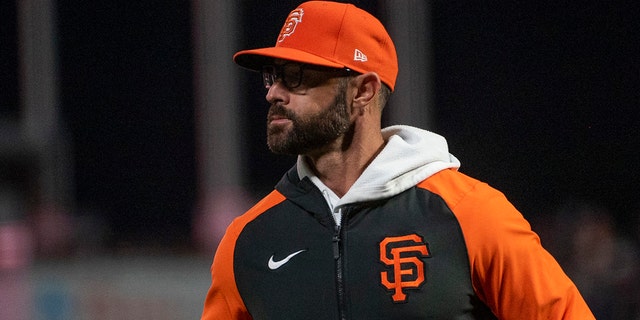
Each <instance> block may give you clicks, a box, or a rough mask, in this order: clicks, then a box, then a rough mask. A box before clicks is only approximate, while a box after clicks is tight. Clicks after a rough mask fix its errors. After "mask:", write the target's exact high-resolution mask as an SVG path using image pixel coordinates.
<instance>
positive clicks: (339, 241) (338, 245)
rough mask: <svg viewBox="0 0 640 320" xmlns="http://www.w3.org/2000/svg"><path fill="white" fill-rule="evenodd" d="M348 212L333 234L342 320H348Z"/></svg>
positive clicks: (339, 309)
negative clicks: (346, 245)
mask: <svg viewBox="0 0 640 320" xmlns="http://www.w3.org/2000/svg"><path fill="white" fill-rule="evenodd" d="M346 216H347V212H344V211H343V214H342V217H340V221H341V222H340V225H337V224H336V225H335V227H334V233H333V258H334V260H335V266H336V289H337V295H338V314H339V316H340V320H347V302H346V297H345V289H344V242H343V240H344V233H343V230H342V229H343V228H342V227H344V225H345V223H346V218H345V217H346Z"/></svg>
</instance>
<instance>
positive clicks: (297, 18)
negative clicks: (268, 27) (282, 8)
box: [278, 8, 304, 42]
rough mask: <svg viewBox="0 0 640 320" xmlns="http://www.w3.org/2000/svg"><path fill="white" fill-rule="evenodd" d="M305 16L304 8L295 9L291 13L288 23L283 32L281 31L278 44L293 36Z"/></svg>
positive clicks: (283, 27) (286, 22)
mask: <svg viewBox="0 0 640 320" xmlns="http://www.w3.org/2000/svg"><path fill="white" fill-rule="evenodd" d="M303 14H304V10H302V8H298V9H295V10H293V11H291V13H289V17H288V18H287V21H285V22H284V26H282V30H280V35H279V36H278V42H282V41H284V38H286V37H288V36H290V35H292V34H293V33H294V32H295V31H296V27H297V26H298V23H300V22H302V15H303Z"/></svg>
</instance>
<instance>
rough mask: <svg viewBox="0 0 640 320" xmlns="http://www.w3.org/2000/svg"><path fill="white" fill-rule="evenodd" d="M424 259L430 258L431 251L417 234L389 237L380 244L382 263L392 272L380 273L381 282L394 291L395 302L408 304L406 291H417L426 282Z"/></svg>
mask: <svg viewBox="0 0 640 320" xmlns="http://www.w3.org/2000/svg"><path fill="white" fill-rule="evenodd" d="M422 257H429V249H428V248H427V245H426V244H425V243H424V240H423V239H422V237H420V236H419V235H417V234H410V235H406V236H399V237H387V238H385V239H384V240H382V241H381V242H380V261H381V262H382V263H384V264H385V265H387V266H389V269H391V270H392V271H382V272H380V281H381V283H382V285H383V286H384V287H385V288H387V289H388V290H390V291H393V296H392V298H393V301H394V302H396V303H398V302H406V301H407V294H406V293H405V292H404V289H416V288H419V287H420V286H421V285H422V284H423V283H424V282H425V278H424V269H425V268H424V262H423V261H422V260H421V259H420V258H422Z"/></svg>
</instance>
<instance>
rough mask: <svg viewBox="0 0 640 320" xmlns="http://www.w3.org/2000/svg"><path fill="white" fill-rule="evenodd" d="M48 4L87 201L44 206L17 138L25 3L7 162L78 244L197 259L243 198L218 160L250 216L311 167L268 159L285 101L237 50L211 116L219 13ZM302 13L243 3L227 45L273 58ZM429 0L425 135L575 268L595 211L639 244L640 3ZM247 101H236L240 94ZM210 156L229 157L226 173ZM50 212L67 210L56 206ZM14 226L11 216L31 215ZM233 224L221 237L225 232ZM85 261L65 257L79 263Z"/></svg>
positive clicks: (65, 130)
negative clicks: (270, 106) (270, 129)
mask: <svg viewBox="0 0 640 320" xmlns="http://www.w3.org/2000/svg"><path fill="white" fill-rule="evenodd" d="M45 2H47V3H49V5H50V6H51V17H52V18H51V19H53V24H52V25H53V31H52V38H51V39H53V40H52V42H53V48H54V50H53V54H52V56H53V61H54V65H55V67H54V68H53V73H55V77H53V79H54V80H55V81H54V82H53V85H54V86H55V88H56V92H54V94H53V96H55V97H56V101H55V105H54V106H52V107H53V108H55V109H56V110H57V116H56V119H57V123H58V124H57V127H58V128H59V129H58V130H57V131H56V132H61V134H59V135H56V136H55V137H56V139H58V138H60V139H64V141H65V144H64V145H65V146H66V147H65V148H64V150H66V152H65V153H64V154H66V155H67V156H66V159H68V166H67V167H66V170H67V171H68V174H67V175H65V176H66V177H67V180H66V181H67V182H66V183H67V186H68V188H69V192H68V195H67V196H66V198H65V200H64V201H62V202H63V203H61V204H57V205H58V206H56V204H55V202H56V201H55V200H54V201H49V200H47V199H44V200H38V199H41V196H39V195H41V194H42V190H41V189H42V188H41V187H39V186H38V184H37V183H34V182H33V181H38V178H37V177H36V176H37V175H38V173H37V172H40V171H39V170H42V169H41V167H42V166H39V164H40V163H41V161H40V160H38V159H39V158H38V156H37V155H35V156H34V155H33V154H34V153H35V154H37V153H38V151H37V150H38V146H37V145H38V144H37V143H36V147H33V148H27V147H25V145H26V144H25V145H23V144H22V143H21V142H20V141H22V140H21V139H20V138H16V139H17V140H16V139H13V140H11V139H9V137H10V136H12V135H15V132H16V130H13V131H12V130H10V129H11V128H13V127H15V123H19V122H20V121H21V119H22V118H23V117H24V113H25V111H24V110H25V108H24V107H23V106H24V105H25V104H27V105H28V104H29V102H28V101H26V102H25V101H24V100H25V99H27V98H25V96H29V95H26V94H25V92H26V91H29V89H28V87H27V86H26V85H25V80H24V79H25V74H29V72H32V73H33V74H34V75H35V76H32V77H31V79H32V80H30V81H32V82H33V83H38V80H37V79H38V72H39V71H38V70H35V71H29V70H27V69H25V67H24V66H21V62H20V61H22V60H21V54H22V53H24V50H23V48H24V46H25V42H29V40H30V39H29V37H26V39H25V38H23V40H21V38H20V34H22V32H23V29H24V28H25V27H24V25H21V24H20V23H19V19H18V18H17V17H19V16H20V15H19V13H20V12H21V11H20V10H23V9H20V8H24V6H20V5H18V4H19V2H17V1H2V2H1V3H0V26H1V31H0V32H1V33H0V37H1V38H0V39H1V40H0V41H1V45H0V68H1V69H0V120H2V125H3V128H2V131H0V132H1V133H2V134H3V135H4V138H5V140H6V141H9V140H10V141H9V142H5V147H4V149H0V154H1V155H2V156H0V160H2V164H3V167H2V171H0V174H1V175H0V178H1V179H2V180H0V181H2V182H3V185H8V186H10V187H9V189H12V190H14V189H15V190H18V191H17V194H18V198H21V199H26V201H19V202H20V203H26V205H25V207H26V208H27V209H25V210H24V212H26V213H25V214H24V215H23V217H25V219H26V220H28V221H31V220H33V221H36V223H40V224H45V225H47V223H49V225H53V226H54V229H56V227H55V226H56V225H57V223H61V224H62V225H66V226H68V225H72V226H76V228H77V225H78V224H74V223H75V222H73V221H76V220H78V221H83V222H85V224H83V226H84V227H83V228H84V229H83V228H80V231H74V232H76V233H78V234H81V235H83V233H82V232H84V235H87V234H89V235H92V236H94V237H96V239H94V240H92V241H95V242H96V243H95V246H96V247H99V248H100V250H113V249H115V250H119V249H122V248H134V249H135V248H140V247H144V248H149V247H153V248H160V249H161V250H163V248H164V249H166V248H179V249H186V250H187V251H188V250H191V249H190V248H193V247H194V246H197V245H194V239H193V238H194V231H193V230H194V229H196V228H197V227H198V224H202V225H204V226H209V225H210V224H211V223H212V222H211V220H206V219H205V220H203V219H200V218H198V217H199V213H201V212H202V211H206V210H208V209H210V208H214V211H215V210H224V208H223V209H220V208H219V207H218V206H217V203H219V201H218V202H216V199H220V198H224V199H226V200H228V197H226V196H225V195H226V194H227V193H226V192H227V191H224V192H221V194H222V196H218V197H215V196H214V197H210V196H209V195H208V194H209V193H210V191H211V190H218V189H216V188H215V183H213V184H214V188H210V185H209V184H207V183H206V182H203V180H206V179H203V176H204V175H206V172H209V171H212V172H213V173H211V175H213V176H215V174H221V173H223V172H225V171H228V170H227V167H226V165H229V164H225V167H218V166H216V165H207V163H210V162H211V161H213V163H215V161H216V159H222V160H220V161H221V162H224V163H229V162H234V163H233V164H232V165H233V168H234V170H235V171H237V172H238V173H237V174H236V175H235V176H234V175H230V176H229V177H227V178H226V179H231V180H232V181H231V182H230V181H228V180H224V179H222V180H224V181H223V183H222V184H223V185H224V186H222V188H223V189H225V190H228V189H229V187H230V188H231V189H232V190H236V191H237V190H241V191H239V192H237V193H239V194H240V195H239V196H238V199H241V200H239V201H236V202H237V203H233V204H231V205H230V206H231V207H233V208H234V210H231V211H233V212H232V213H233V214H237V213H239V212H241V211H242V210H244V209H246V208H248V207H249V206H250V205H251V204H252V203H253V201H255V200H257V199H258V198H259V197H261V196H263V195H265V194H266V193H268V192H269V191H270V190H271V189H272V188H273V186H274V185H275V183H276V182H277V180H278V179H279V178H280V176H281V175H282V174H283V173H284V172H285V171H286V170H287V169H288V168H289V167H290V166H291V165H292V164H293V162H294V159H293V158H291V157H283V156H276V155H273V154H271V153H270V152H269V151H268V149H267V147H266V143H265V115H266V109H267V105H266V102H265V101H264V93H265V92H264V90H263V89H262V88H261V83H260V79H259V76H258V75H257V74H254V73H251V72H247V71H244V70H241V69H240V68H237V67H235V66H233V65H232V62H231V55H230V54H229V55H228V56H227V55H226V54H225V55H224V56H222V57H217V58H216V59H215V60H214V59H213V57H212V59H211V62H210V63H211V65H209V66H208V67H207V68H209V70H214V71H215V70H217V69H218V68H219V70H220V73H229V72H228V70H232V72H231V73H233V74H234V75H235V76H234V77H231V78H229V81H227V82H231V83H222V84H223V85H212V86H210V87H207V88H206V90H205V91H208V93H209V96H210V98H209V100H207V101H206V103H202V101H201V100H202V98H199V97H200V96H202V95H203V92H202V91H203V89H198V88H199V87H198V85H202V83H203V82H202V81H201V80H198V79H201V78H199V76H201V73H202V72H201V69H200V68H201V66H202V65H203V64H206V63H207V61H208V57H207V56H206V55H205V56H204V59H202V58H200V60H198V53H197V52H199V51H197V50H198V48H199V47H198V46H199V45H198V42H197V41H201V42H202V41H203V40H202V38H198V37H199V36H200V37H202V34H204V37H213V36H211V35H210V34H207V33H206V28H203V29H202V30H204V31H202V30H200V31H199V32H200V33H197V32H196V30H194V28H195V27H194V26H195V25H197V23H196V22H197V21H196V18H195V17H197V16H198V13H199V12H200V10H201V9H202V8H204V7H206V5H205V4H206V3H207V2H205V1H204V0H201V1H178V0H174V1H167V0H165V1H151V0H138V1H124V0H112V1H80V0H58V1H45ZM29 3H31V4H30V5H33V6H37V5H38V3H39V2H38V1H30V2H29ZM298 3H299V1H258V0H243V1H237V2H236V6H235V11H234V12H235V16H234V17H233V18H231V19H227V20H225V21H224V22H222V23H220V24H215V28H217V29H215V30H217V33H216V35H215V36H216V37H220V35H221V34H222V35H224V34H225V33H224V32H220V30H221V29H224V30H226V29H225V28H228V29H229V30H231V31H229V33H228V36H227V38H228V39H229V40H233V41H232V44H231V45H230V46H231V49H233V50H231V51H230V53H232V52H233V51H234V50H238V49H244V48H253V47H260V46H271V45H272V44H273V43H274V39H275V37H276V35H277V34H278V32H279V30H280V27H281V23H282V21H283V20H284V18H285V17H286V15H287V14H288V12H289V11H290V10H291V9H293V8H294V7H295V6H297V4H298ZM353 3H355V4H356V5H358V6H359V7H361V8H363V9H365V10H367V11H369V12H371V13H373V14H374V15H377V16H379V17H381V19H382V20H383V22H387V21H385V19H384V18H383V17H385V14H386V13H387V12H386V10H387V9H385V8H389V6H388V5H387V6H383V5H381V3H387V4H389V3H391V2H390V1H388V0H387V1H382V0H381V1H353ZM414 3H418V2H413V1H407V2H406V3H405V2H400V1H397V2H395V3H394V4H393V6H403V5H406V6H409V9H411V6H412V4H414ZM427 3H428V5H427V8H428V10H427V11H424V12H422V11H418V12H416V13H415V14H416V15H418V17H419V18H418V20H424V21H425V22H426V25H427V26H428V31H429V33H427V34H424V35H422V34H417V41H416V42H415V43H416V44H420V45H422V46H424V45H425V44H426V47H427V48H428V50H429V51H428V52H425V55H426V56H427V59H426V60H428V61H429V65H430V66H432V67H431V68H429V69H428V70H420V69H419V70H416V69H415V68H411V67H407V66H412V65H413V61H404V63H405V67H404V69H403V66H402V65H401V69H400V77H402V76H403V73H404V74H405V75H406V74H409V73H420V74H423V75H425V76H426V77H427V78H429V79H430V82H431V83H432V87H431V88H430V94H431V97H430V103H429V105H412V106H410V109H411V108H414V109H415V110H421V109H422V108H425V109H428V110H429V113H428V114H429V121H427V122H425V123H423V124H414V123H412V124H414V125H420V126H422V127H423V128H425V129H429V130H432V131H435V132H436V133H439V134H442V135H444V136H445V137H446V138H447V139H448V142H449V147H450V150H451V152H452V153H453V154H454V155H455V156H456V157H458V158H459V159H460V160H461V162H462V167H461V169H460V170H461V171H462V172H464V173H467V174H469V175H471V176H473V177H476V178H478V179H480V180H483V181H486V182H488V183H489V184H491V185H492V186H494V187H496V188H497V189H499V190H501V191H503V192H504V193H505V194H506V195H507V197H508V198H509V199H510V200H511V201H512V202H513V203H514V204H515V205H516V207H517V208H519V209H520V210H521V212H522V213H523V214H524V215H525V217H527V218H528V219H530V220H531V221H532V224H533V225H534V227H536V228H537V231H538V232H539V233H540V234H541V237H542V239H543V243H549V247H550V248H551V249H550V250H551V251H552V252H553V253H554V254H555V255H557V256H562V255H563V251H562V248H563V247H566V246H571V245H570V244H569V243H568V242H564V243H559V242H558V241H559V240H558V239H565V238H566V237H562V236H560V235H559V234H563V235H564V236H566V234H565V233H567V232H575V230H576V229H575V228H578V227H579V226H575V223H576V221H583V220H581V218H582V216H583V215H582V213H581V212H584V211H589V212H591V214H587V216H588V217H594V216H598V217H600V218H597V219H596V220H597V221H604V220H606V223H607V224H608V225H609V224H610V226H611V228H612V230H614V231H612V232H614V234H615V237H622V238H624V239H626V240H629V242H630V243H632V244H633V245H634V246H635V245H636V244H637V241H638V239H639V237H638V234H639V230H640V229H639V227H638V226H639V223H638V222H639V219H638V214H639V213H640V206H639V202H638V185H639V184H640V164H639V163H640V152H639V151H638V147H639V146H640V129H639V128H640V116H639V113H640V112H639V111H638V110H637V108H638V105H639V102H640V62H639V59H638V57H640V52H639V50H638V48H639V47H640V38H639V37H638V30H640V28H639V27H640V26H639V24H638V19H637V16H636V15H635V13H637V12H638V10H637V9H638V5H637V4H636V3H635V2H633V1H626V2H625V1H615V2H607V1H490V2H473V1H453V2H452V1H430V2H427ZM420 8H424V6H421V7H420ZM202 10H203V9H202ZM214 15H215V12H214ZM421 15H423V17H424V18H423V19H422V16H421ZM26 25H27V26H29V23H26ZM21 26H22V27H21ZM34 28H38V27H37V26H34ZM413 31H414V30H412V29H411V28H409V29H406V30H402V31H401V32H402V33H403V34H411V33H412V32H413ZM198 34H200V35H198ZM198 39H199V40H198ZM222 39H223V38H220V39H213V42H214V43H215V42H216V41H219V40H220V41H221V40H222ZM210 40H211V39H210ZM222 42H223V41H222ZM198 63H200V64H198ZM229 68H231V69H229ZM33 79H35V80H33ZM214 83H216V84H217V83H219V82H214ZM47 87H49V86H47ZM229 88H236V89H235V90H238V91H237V93H238V94H235V95H233V94H234V93H233V92H231V91H232V90H229ZM230 94H231V95H233V97H235V100H230V99H227V98H226V97H229V95H230ZM36 95H37V94H36ZM394 98H395V97H394ZM394 98H392V101H391V106H390V108H393V107H394V106H393V103H394V100H393V99H394ZM396 102H397V101H396ZM207 103H208V104H211V105H215V106H218V107H217V108H216V109H215V112H214V117H215V115H216V114H220V116H221V117H222V116H225V115H224V114H225V113H226V112H231V113H235V114H237V118H234V119H235V120H234V121H236V127H235V131H233V132H231V133H230V135H231V136H237V137H238V138H237V140H233V141H232V143H233V144H234V145H237V146H236V147H235V148H236V149H235V150H239V151H237V152H236V153H237V154H238V156H237V157H232V158H231V159H232V160H226V159H227V158H225V157H226V156H225V154H228V152H227V151H226V149H225V151H223V150H221V149H219V147H218V149H216V148H215V147H213V148H209V149H207V147H203V145H204V144H205V143H204V141H205V140H207V138H206V137H207V135H206V134H203V133H204V132H207V131H208V130H210V132H211V133H210V136H214V137H215V136H216V135H217V134H219V133H217V132H218V131H217V130H226V129H225V128H223V127H217V126H219V123H218V124H216V127H214V126H212V127H211V128H209V127H207V123H208V122H203V121H201V119H202V118H203V116H202V115H203V114H205V113H207V111H206V110H209V111H210V109H206V110H205V108H203V107H202V106H205V107H206V106H207ZM221 106H224V107H221ZM387 112H393V111H387ZM411 116H412V114H411V113H409V114H406V115H405V117H409V118H410V117H411ZM391 121H392V120H390V118H385V122H387V123H386V124H387V125H389V124H395V123H391ZM213 123H215V122H213ZM18 127H19V126H18ZM36 129H37V128H36ZM34 130H35V129H34ZM17 131H20V130H19V129H18V130H17ZM5 140H2V141H5ZM2 141H0V142H2ZM16 141H18V142H16ZM0 147H2V145H0ZM7 150H8V151H7ZM16 150H17V151H16ZM33 150H36V151H33ZM203 150H209V152H211V154H209V155H208V156H209V157H212V160H211V161H209V160H207V159H208V158H207V155H205V151H203ZM216 151H218V152H217V153H216ZM218 155H219V157H218ZM34 159H35V160H34ZM56 159H57V158H56ZM32 168H39V169H32ZM34 171H35V172H36V173H34ZM234 179H235V180H234ZM214 180H215V179H214ZM233 181H235V183H234V182H233ZM229 185H231V186H229ZM5 189H6V188H5ZM25 190H26V191H25ZM15 193H16V192H9V193H7V194H15ZM232 193H233V192H232ZM237 193H236V195H237ZM45 198H46V197H45ZM54 199H55V197H54ZM207 199H209V200H207ZM211 199H213V200H211ZM232 199H235V198H233V197H232ZM229 201H233V200H229ZM41 202H45V204H44V207H45V210H44V211H45V212H52V211H53V212H56V214H57V215H55V216H56V217H57V218H55V219H53V222H51V221H49V220H47V219H46V218H45V219H43V220H42V219H41V216H39V215H38V212H41V211H43V209H42V207H43V205H42V204H41ZM47 202H54V207H55V209H51V206H49V205H48V204H47ZM223 202H224V201H223ZM238 202H239V203H238ZM216 208H217V209H216ZM225 208H226V207H225ZM585 208H591V209H585ZM593 208H597V209H593ZM236 211H238V212H236ZM594 211H597V212H599V213H603V214H602V215H595V214H592V213H593V212H594ZM33 212H35V213H33ZM41 215H42V214H41ZM8 216H10V215H5V218H3V219H4V220H5V221H8V220H11V219H15V217H14V216H15V215H14V216H10V217H13V218H7V217H8ZM44 216H45V217H46V216H47V214H46V213H44ZM602 216H606V217H607V218H606V219H604V218H602ZM1 217H2V216H0V218H1ZM33 217H35V218H33ZM594 219H595V218H594ZM214 220H215V219H214ZM228 220H229V218H228V217H227V218H225V219H223V220H221V221H224V222H219V223H218V224H221V225H223V226H222V228H223V227H224V226H225V225H226V223H227V222H228ZM42 221H45V222H42ZM47 221H49V222H47ZM69 221H72V222H69ZM206 221H208V222H206ZM0 222H3V221H0ZM213 223H214V224H215V221H214V222H213ZM71 228H72V229H73V227H71ZM218 228H220V227H218ZM58 230H66V229H64V228H58ZM97 235H99V236H97ZM76 236H77V235H76ZM200 236H201V235H200ZM196 237H197V235H196ZM44 238H45V239H47V238H46V236H44ZM89 238H91V237H89ZM54 239H56V238H55V237H54ZM76 240H77V239H76ZM38 241H42V240H41V239H40V240H37V241H36V244H37V242H38ZM554 241H555V242H554ZM567 241H571V240H567ZM556 247H557V249H554V248H556ZM73 248H75V246H74V245H71V249H69V248H68V249H67V250H65V251H64V252H63V253H60V252H54V255H60V254H62V255H68V254H70V252H71V254H72V252H73V250H74V249H73ZM633 248H634V249H632V250H631V252H633V254H634V255H635V253H637V251H636V249H635V247H633ZM212 250H213V249H212V248H209V251H208V252H209V253H210V251H212ZM41 251H46V250H41ZM44 253H46V252H44ZM559 260H562V257H560V258H559ZM566 265H567V266H568V265H569V262H567V264H566Z"/></svg>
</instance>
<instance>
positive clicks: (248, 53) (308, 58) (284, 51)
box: [233, 47, 344, 71]
mask: <svg viewBox="0 0 640 320" xmlns="http://www.w3.org/2000/svg"><path fill="white" fill-rule="evenodd" d="M275 59H282V60H287V61H296V62H302V63H308V64H313V65H319V66H325V67H331V68H343V67H344V64H341V63H336V62H333V61H331V60H327V59H325V58H321V57H318V56H316V55H314V54H311V53H308V52H305V51H301V50H298V49H292V48H285V47H271V48H262V49H252V50H243V51H239V52H237V53H236V54H234V55H233V61H234V62H235V63H237V64H238V65H239V66H241V67H243V68H247V69H250V70H255V71H259V70H261V69H262V67H263V66H265V65H269V64H272V63H273V60H275Z"/></svg>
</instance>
